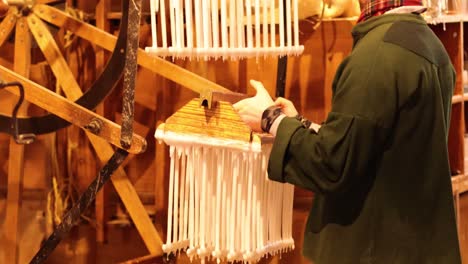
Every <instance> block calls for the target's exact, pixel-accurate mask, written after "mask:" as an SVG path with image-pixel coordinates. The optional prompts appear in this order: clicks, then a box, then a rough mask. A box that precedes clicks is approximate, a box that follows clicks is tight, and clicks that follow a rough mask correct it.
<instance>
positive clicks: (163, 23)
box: [159, 0, 167, 48]
mask: <svg viewBox="0 0 468 264" xmlns="http://www.w3.org/2000/svg"><path fill="white" fill-rule="evenodd" d="M164 2H165V0H161V1H159V3H161V8H160V9H159V12H160V14H161V35H162V41H163V48H167V35H166V34H167V33H166V7H165V5H164Z"/></svg>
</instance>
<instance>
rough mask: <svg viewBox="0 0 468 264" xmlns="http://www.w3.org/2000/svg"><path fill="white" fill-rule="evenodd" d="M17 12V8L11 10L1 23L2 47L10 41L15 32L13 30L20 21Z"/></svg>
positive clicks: (0, 38) (0, 43)
mask: <svg viewBox="0 0 468 264" xmlns="http://www.w3.org/2000/svg"><path fill="white" fill-rule="evenodd" d="M17 12H18V11H17V9H16V8H10V10H8V14H7V15H6V16H5V18H4V19H3V21H2V22H1V23H0V47H1V46H2V45H3V43H4V42H5V41H6V40H7V39H8V37H9V36H10V34H11V32H13V28H15V25H16V21H17V20H18V16H17Z"/></svg>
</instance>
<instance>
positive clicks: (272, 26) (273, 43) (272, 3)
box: [269, 0, 276, 47]
mask: <svg viewBox="0 0 468 264" xmlns="http://www.w3.org/2000/svg"><path fill="white" fill-rule="evenodd" d="M269 9H270V18H271V20H270V36H271V43H270V47H276V41H275V37H276V33H275V26H276V25H275V0H270V6H269Z"/></svg>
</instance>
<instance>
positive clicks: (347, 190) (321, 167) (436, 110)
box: [269, 14, 461, 264]
mask: <svg viewBox="0 0 468 264" xmlns="http://www.w3.org/2000/svg"><path fill="white" fill-rule="evenodd" d="M352 34H353V38H354V47H353V51H352V53H351V54H350V56H349V57H347V58H346V59H345V60H344V61H343V63H342V64H341V65H340V67H339V69H338V71H337V73H336V77H335V80H334V83H333V104H332V110H331V112H330V113H329V115H328V118H327V120H326V121H325V123H324V124H323V125H322V127H321V129H320V131H319V132H318V133H315V132H313V131H312V130H308V129H305V128H303V127H302V126H301V124H300V123H299V122H298V121H297V120H295V119H294V118H285V119H283V120H282V121H281V123H280V125H279V128H278V132H277V136H276V140H275V143H274V146H273V149H272V154H271V157H270V162H269V177H270V178H271V179H272V180H276V181H280V182H289V183H292V184H295V185H298V186H301V187H303V188H307V189H310V190H312V191H313V192H315V200H314V205H313V208H312V210H311V212H310V215H309V218H308V221H307V226H306V231H305V238H304V248H303V253H304V255H305V256H306V257H308V258H310V259H312V260H313V261H314V263H315V264H346V263H350V264H355V263H376V264H386V263H389V264H419V263H424V264H425V263H434V264H452V263H453V264H458V263H461V260H460V253H459V245H458V238H457V230H456V222H455V214H454V206H453V200H452V188H451V181H450V168H449V161H448V154H447V137H448V128H449V122H450V109H451V98H452V93H453V89H454V85H455V73H454V70H453V66H452V64H451V62H450V58H449V57H448V55H447V53H446V51H445V49H444V47H443V45H442V44H441V42H440V41H439V39H438V38H437V36H436V35H435V34H434V33H433V32H432V30H431V29H430V28H429V27H428V26H427V24H426V23H425V21H424V20H423V19H422V18H421V17H420V16H418V15H413V14H397V15H393V14H392V15H390V14H389V15H383V16H379V17H374V18H371V19H369V20H368V21H366V22H363V23H359V24H357V25H356V26H355V27H354V29H353V32H352Z"/></svg>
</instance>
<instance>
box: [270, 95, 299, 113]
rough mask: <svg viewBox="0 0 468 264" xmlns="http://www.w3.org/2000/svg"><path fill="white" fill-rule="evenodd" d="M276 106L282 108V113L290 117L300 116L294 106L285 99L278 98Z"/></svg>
mask: <svg viewBox="0 0 468 264" xmlns="http://www.w3.org/2000/svg"><path fill="white" fill-rule="evenodd" d="M275 105H276V106H279V107H281V111H282V112H283V113H284V114H285V115H286V116H288V117H295V116H297V114H298V112H297V110H296V107H294V104H293V103H292V102H291V101H289V100H288V99H285V98H283V97H278V98H277V99H276V101H275Z"/></svg>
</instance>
